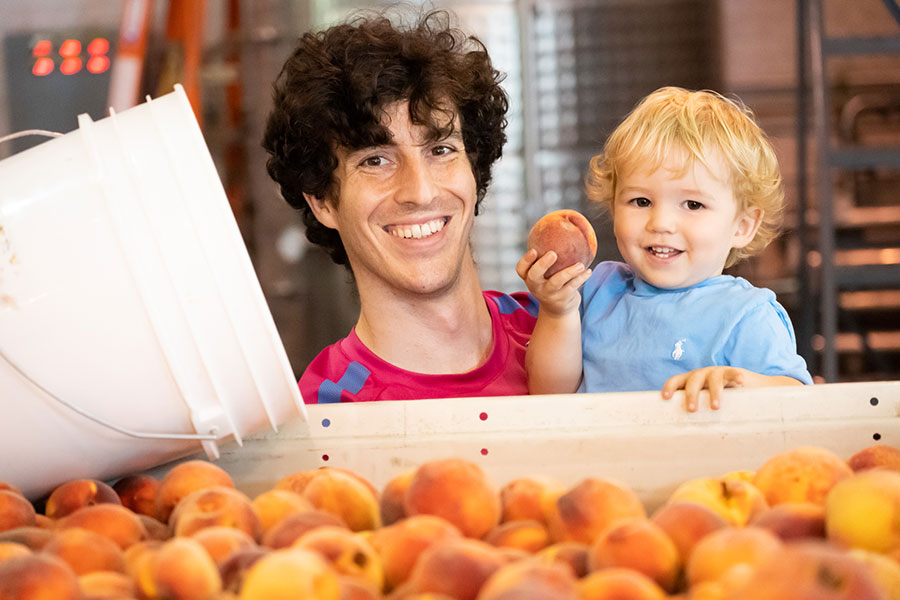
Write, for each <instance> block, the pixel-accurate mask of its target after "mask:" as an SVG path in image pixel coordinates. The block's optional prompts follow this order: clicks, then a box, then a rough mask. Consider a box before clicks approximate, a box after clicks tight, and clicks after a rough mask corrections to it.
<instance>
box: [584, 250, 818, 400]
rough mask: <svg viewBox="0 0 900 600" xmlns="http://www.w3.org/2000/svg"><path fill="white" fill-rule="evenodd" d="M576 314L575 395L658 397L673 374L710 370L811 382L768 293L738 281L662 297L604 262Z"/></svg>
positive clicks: (623, 268) (723, 279) (786, 321)
mask: <svg viewBox="0 0 900 600" xmlns="http://www.w3.org/2000/svg"><path fill="white" fill-rule="evenodd" d="M581 311H582V351H583V361H584V379H583V380H582V382H581V387H580V388H579V391H580V392H613V391H616V392H624V391H641V390H659V389H662V386H663V384H664V383H665V382H666V380H667V379H669V377H671V376H673V375H676V374H678V373H684V372H686V371H690V370H693V369H699V368H701V367H710V366H732V367H742V368H744V369H748V370H750V371H754V372H756V373H761V374H763V375H787V376H788V377H793V378H795V379H797V380H799V381H801V382H803V383H805V384H811V383H812V377H811V376H810V374H809V371H807V368H806V362H805V361H804V360H803V358H802V357H801V356H800V355H798V354H797V342H796V339H795V337H794V328H793V326H792V325H791V321H790V318H789V317H788V315H787V312H786V311H785V310H784V307H782V306H781V304H779V303H778V302H777V301H776V299H775V294H774V292H772V291H771V290H769V289H764V288H757V287H754V286H753V285H751V284H750V283H749V282H748V281H747V280H746V279H743V278H740V277H732V276H730V275H719V276H718V277H711V278H709V279H707V280H705V281H702V282H700V283H698V284H696V285H693V286H691V287H687V288H681V289H677V290H667V289H663V288H657V287H654V286H652V285H650V284H648V283H646V282H645V281H643V280H641V279H640V278H638V277H636V276H635V275H634V273H633V272H632V271H631V269H630V268H629V267H628V265H626V264H624V263H619V262H612V261H610V262H603V263H600V264H599V265H597V268H596V269H594V272H593V273H592V274H591V277H590V279H589V280H588V281H587V283H585V284H584V288H583V290H582V305H581Z"/></svg>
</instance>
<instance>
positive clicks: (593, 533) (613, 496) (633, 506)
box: [545, 477, 647, 544]
mask: <svg viewBox="0 0 900 600" xmlns="http://www.w3.org/2000/svg"><path fill="white" fill-rule="evenodd" d="M545 512H546V514H547V524H548V526H549V530H550V535H551V537H552V539H553V540H554V541H557V542H560V541H575V542H582V543H584V544H592V543H594V541H596V539H597V538H598V537H599V536H600V534H601V533H603V531H604V530H605V529H606V528H607V527H609V526H610V525H611V524H612V523H613V522H614V521H616V520H618V519H623V518H626V517H645V516H646V515H647V513H646V510H645V509H644V505H643V504H642V503H641V501H640V499H639V498H638V497H637V495H636V494H635V493H634V491H633V490H631V488H629V487H628V486H626V485H624V484H619V483H616V482H614V481H612V480H608V479H604V478H600V477H589V478H586V479H583V480H582V481H581V482H579V483H578V484H576V485H575V486H573V487H571V488H569V489H568V490H567V491H566V492H565V493H563V494H561V495H559V496H558V497H556V498H553V497H552V496H551V497H550V498H548V504H547V506H546V508H545Z"/></svg>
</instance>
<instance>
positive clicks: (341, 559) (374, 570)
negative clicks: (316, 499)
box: [291, 527, 384, 590]
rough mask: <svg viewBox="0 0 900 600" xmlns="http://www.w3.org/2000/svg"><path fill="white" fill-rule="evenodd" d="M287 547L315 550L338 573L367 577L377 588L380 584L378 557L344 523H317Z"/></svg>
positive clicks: (380, 566) (367, 544) (379, 561)
mask: <svg viewBox="0 0 900 600" xmlns="http://www.w3.org/2000/svg"><path fill="white" fill-rule="evenodd" d="M291 547H292V548H305V549H307V550H312V551H314V552H318V553H319V554H321V555H322V557H323V558H324V559H325V560H326V561H328V563H329V564H330V565H331V566H332V567H333V568H334V570H335V571H336V572H337V573H338V574H341V575H347V576H351V577H355V578H358V579H361V580H363V581H367V582H369V583H371V584H372V585H374V586H375V587H377V588H378V589H379V590H380V589H382V587H384V569H383V568H382V565H381V557H380V556H379V555H378V553H377V552H376V551H375V549H374V548H373V547H372V544H370V543H369V542H367V541H366V540H365V539H364V538H363V536H362V535H360V534H357V533H353V532H352V531H350V530H349V529H347V528H345V527H318V528H316V529H313V530H312V531H308V532H306V533H304V534H303V535H302V536H300V538H299V539H298V540H297V541H296V542H294V544H293V545H292V546H291Z"/></svg>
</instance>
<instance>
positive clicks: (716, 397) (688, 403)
mask: <svg viewBox="0 0 900 600" xmlns="http://www.w3.org/2000/svg"><path fill="white" fill-rule="evenodd" d="M748 373H750V372H749V371H747V370H746V369H741V368H738V367H704V368H702V369H694V370H693V371H688V372H687V373H679V374H678V375H673V376H672V377H670V378H669V379H668V381H666V383H665V384H663V388H662V396H663V398H665V399H666V400H668V399H670V398H671V397H672V395H673V394H674V393H675V392H676V391H677V390H682V389H683V390H684V403H685V408H686V409H687V411H688V412H694V411H696V410H697V405H698V403H699V398H700V390H704V389H705V390H709V407H710V408H711V409H713V410H718V409H719V407H720V406H721V405H722V390H723V389H725V388H733V387H742V386H743V385H744V380H745V376H746V374H748Z"/></svg>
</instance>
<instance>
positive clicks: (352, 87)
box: [262, 11, 509, 268]
mask: <svg viewBox="0 0 900 600" xmlns="http://www.w3.org/2000/svg"><path fill="white" fill-rule="evenodd" d="M450 21H451V19H450V15H449V14H448V13H447V12H446V11H431V12H428V13H426V14H424V15H422V16H421V17H420V18H419V19H418V20H417V22H416V23H415V24H414V25H411V26H401V25H395V24H393V23H392V22H391V21H390V19H389V18H388V17H386V16H385V15H384V14H383V13H382V14H377V15H373V16H356V17H354V18H352V19H350V20H349V21H347V22H346V23H344V24H341V25H335V26H333V27H330V28H328V29H326V30H324V31H320V32H309V33H305V34H304V35H303V36H302V37H301V38H300V41H299V44H298V45H297V47H296V48H295V49H294V51H293V53H292V54H291V56H290V57H288V59H287V61H286V62H285V64H284V66H283V67H282V70H281V73H280V74H279V75H278V77H277V78H276V80H275V83H274V95H273V96H274V108H273V109H272V111H271V113H270V114H269V116H268V121H267V123H266V131H265V135H264V137H263V144H262V145H263V147H264V148H265V149H266V150H267V151H268V153H269V159H268V161H267V163H266V168H267V170H268V172H269V175H270V176H271V177H272V179H274V180H275V181H276V182H277V183H278V184H279V186H280V187H281V194H282V196H283V197H284V199H285V200H286V201H287V202H288V203H289V204H290V205H291V206H293V207H294V208H296V209H297V210H299V211H300V212H301V213H302V215H303V221H304V223H305V224H306V237H307V238H308V239H309V241H310V242H313V243H314V244H318V245H320V246H322V247H324V248H325V250H326V251H328V253H329V254H330V255H331V258H332V260H334V262H336V263H337V264H343V265H346V266H347V267H348V268H349V264H348V259H347V253H346V251H345V250H344V245H343V243H342V242H341V238H340V236H339V235H338V233H337V232H336V231H335V230H333V229H329V228H327V227H325V226H324V225H322V224H321V223H319V221H317V220H316V218H315V216H314V215H313V213H312V211H311V210H310V208H309V206H308V205H307V203H306V200H305V199H304V197H303V194H304V193H306V194H310V195H312V196H315V197H316V198H326V197H327V198H328V199H329V200H330V201H331V202H337V195H338V190H337V182H336V180H335V178H334V170H335V169H336V168H337V166H338V159H337V155H336V153H335V151H336V149H337V148H338V147H343V148H346V149H348V150H358V149H360V148H366V147H369V146H377V145H384V144H387V143H388V142H389V141H390V132H389V130H388V129H387V127H385V126H384V125H383V124H382V118H383V115H384V111H385V109H386V108H387V107H388V106H390V105H391V104H393V103H395V102H397V101H408V102H409V115H410V120H411V122H412V123H414V124H417V125H423V126H425V127H426V129H427V130H428V132H429V136H430V139H431V141H435V140H439V139H442V138H444V137H446V136H447V135H449V134H450V133H451V131H448V130H447V129H448V124H449V126H451V127H452V123H453V120H452V117H453V114H452V113H453V112H455V114H456V115H458V116H459V118H460V126H461V129H462V137H463V143H464V144H465V148H466V154H467V156H468V158H469V161H470V163H471V165H472V170H473V173H474V176H475V183H476V187H477V198H476V204H475V214H476V215H477V214H478V209H479V207H480V205H481V201H482V200H483V199H484V195H485V193H486V191H487V187H488V184H489V183H490V181H491V167H492V165H493V164H494V162H495V161H496V160H497V159H499V158H500V156H501V154H502V150H503V144H504V143H505V142H506V134H505V133H504V129H505V128H506V112H507V109H508V107H509V102H508V99H507V96H506V93H505V92H504V91H503V89H502V88H501V87H500V82H501V81H502V80H503V75H502V74H501V73H500V72H499V71H497V70H496V69H494V67H493V65H492V64H491V59H490V57H489V56H488V53H487V50H486V49H485V47H484V44H482V43H481V41H479V40H478V39H477V38H475V37H472V36H468V35H466V34H465V33H463V32H462V31H460V30H459V29H457V28H455V27H453V26H452V25H451V23H450ZM448 112H450V113H451V114H448Z"/></svg>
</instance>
